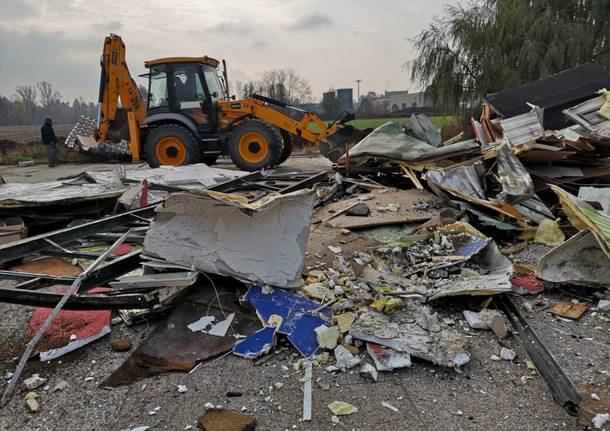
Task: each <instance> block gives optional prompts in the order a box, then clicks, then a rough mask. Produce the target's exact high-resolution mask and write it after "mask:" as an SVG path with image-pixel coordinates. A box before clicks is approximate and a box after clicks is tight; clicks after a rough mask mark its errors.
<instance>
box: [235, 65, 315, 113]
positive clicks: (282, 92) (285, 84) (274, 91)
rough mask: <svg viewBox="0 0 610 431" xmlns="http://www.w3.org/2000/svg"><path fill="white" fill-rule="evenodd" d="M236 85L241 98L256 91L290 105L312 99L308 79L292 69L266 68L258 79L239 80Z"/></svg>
mask: <svg viewBox="0 0 610 431" xmlns="http://www.w3.org/2000/svg"><path fill="white" fill-rule="evenodd" d="M237 85H238V90H239V97H242V98H245V97H248V96H250V95H251V94H253V93H257V94H261V95H263V96H267V97H270V98H272V99H276V100H279V101H280V102H284V103H288V104H292V105H298V104H301V103H307V102H310V101H311V100H312V98H311V87H310V86H309V81H307V80H306V79H305V78H303V77H301V76H299V74H298V73H297V72H296V71H295V70H294V69H271V70H266V71H264V72H263V73H262V76H261V79H260V81H248V82H245V83H241V82H240V83H238V84H237Z"/></svg>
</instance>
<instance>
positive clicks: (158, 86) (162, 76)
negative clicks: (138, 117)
mask: <svg viewBox="0 0 610 431" xmlns="http://www.w3.org/2000/svg"><path fill="white" fill-rule="evenodd" d="M167 106H169V101H168V97H167V72H166V71H165V66H164V65H161V66H155V67H151V68H150V89H149V91H148V109H153V108H162V107H167Z"/></svg>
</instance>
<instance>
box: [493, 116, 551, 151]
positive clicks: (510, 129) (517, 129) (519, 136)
mask: <svg viewBox="0 0 610 431" xmlns="http://www.w3.org/2000/svg"><path fill="white" fill-rule="evenodd" d="M541 119H542V109H539V108H537V109H534V110H532V111H531V112H528V113H526V114H521V115H517V116H516V117H511V118H507V119H505V120H500V126H502V130H503V131H504V140H505V141H507V142H508V143H509V144H510V145H511V146H513V147H516V146H519V145H522V144H526V143H528V142H530V141H532V140H535V139H538V138H540V137H542V135H543V134H544V129H543V128H542V121H541Z"/></svg>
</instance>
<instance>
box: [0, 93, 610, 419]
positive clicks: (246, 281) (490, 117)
mask: <svg viewBox="0 0 610 431" xmlns="http://www.w3.org/2000/svg"><path fill="white" fill-rule="evenodd" d="M515 91H517V90H515ZM519 91H521V90H519ZM589 96H590V97H589V98H588V99H587V100H585V101H583V100H578V103H576V104H575V106H569V107H567V108H566V109H565V110H564V113H565V115H566V117H567V118H568V119H570V120H571V121H573V122H575V123H576V124H575V125H570V126H568V127H567V128H564V129H561V130H555V131H554V130H547V129H545V127H544V125H545V124H546V121H545V112H544V110H543V109H542V108H539V107H534V108H533V109H531V110H530V109H528V110H526V111H525V112H520V113H518V114H516V115H514V116H510V117H508V116H503V115H502V114H501V113H502V112H504V111H502V110H500V109H498V108H497V107H495V106H494V105H493V103H495V102H493V100H492V101H490V100H488V101H487V102H486V103H487V104H486V105H485V107H484V109H483V115H482V117H481V119H480V120H479V121H477V120H474V119H473V120H472V128H473V130H472V131H473V134H474V136H475V138H474V139H470V140H462V139H461V137H462V136H463V135H459V136H457V137H456V138H454V139H450V140H449V141H446V142H442V140H441V135H440V132H439V131H438V130H437V129H436V128H435V127H434V126H433V124H432V123H431V122H430V121H429V120H428V119H427V118H426V117H425V116H421V115H420V116H413V117H411V120H410V123H409V125H408V126H407V127H405V128H402V127H400V126H399V125H398V124H396V123H387V124H384V125H382V126H381V127H379V128H377V129H375V130H374V131H373V132H372V133H371V134H369V135H368V136H367V137H366V138H364V139H363V140H362V141H360V142H359V143H357V144H356V145H354V146H353V147H351V148H349V149H348V151H347V152H346V153H345V154H344V155H343V156H342V157H341V159H340V160H339V162H338V164H337V165H336V171H335V172H300V171H299V172H297V171H294V172H286V170H285V169H283V170H282V169H277V170H269V171H259V172H254V173H251V174H246V173H243V172H238V171H230V170H222V169H212V168H209V167H207V166H205V165H193V166H186V167H180V168H166V167H162V168H158V169H141V170H122V169H119V170H118V171H116V172H85V173H83V174H81V175H78V176H75V177H72V178H67V179H61V180H58V181H56V182H51V183H44V184H32V185H25V184H10V183H9V184H4V185H2V186H0V204H1V206H2V208H1V214H2V216H5V217H9V216H14V214H15V211H19V212H20V213H21V214H22V216H23V219H24V222H25V225H24V228H23V229H25V226H27V227H28V228H30V227H32V226H33V227H35V228H36V229H38V230H39V231H40V230H42V233H40V234H38V235H33V236H29V237H27V236H26V235H27V230H23V229H22V230H21V231H20V232H23V234H22V235H21V236H22V237H23V238H22V239H17V241H13V242H8V243H7V244H4V245H0V263H1V264H2V265H3V267H4V268H3V269H2V272H1V273H0V275H2V277H4V278H10V279H14V280H18V281H19V284H17V285H16V286H14V287H11V288H0V301H4V302H9V303H14V304H24V305H32V306H36V307H37V308H36V310H35V312H34V315H33V317H32V319H31V322H30V325H29V327H28V328H27V332H26V341H31V342H30V344H29V346H32V349H33V350H32V352H31V353H32V355H33V356H38V358H39V359H40V360H42V361H50V360H54V359H56V358H58V357H61V356H62V355H64V354H66V353H67V352H70V351H73V350H76V349H79V348H82V347H83V346H85V345H87V344H89V343H92V342H94V341H95V340H98V339H100V338H102V337H104V336H106V335H108V334H110V333H111V332H113V329H112V325H111V324H112V323H114V324H115V325H117V324H121V323H122V324H124V325H126V326H132V325H136V324H138V323H139V322H142V321H147V322H151V321H153V320H154V319H158V323H157V326H156V328H155V329H154V331H152V332H151V333H150V334H149V335H148V337H147V338H146V339H145V340H143V341H142V342H141V343H139V345H137V346H134V349H133V350H132V351H131V352H130V354H129V357H128V358H127V360H126V361H125V362H124V363H123V364H122V365H121V366H120V367H118V368H117V369H116V370H114V372H112V373H111V374H110V375H107V376H105V379H104V382H103V383H102V385H103V386H122V385H130V384H132V383H133V382H135V381H137V380H140V379H144V378H147V377H150V376H153V375H158V374H161V373H167V372H170V371H178V372H192V371H193V370H194V369H196V368H197V367H199V366H200V365H201V364H202V363H203V362H204V361H206V360H210V359H211V358H217V357H219V356H220V355H223V354H228V353H231V352H232V353H233V354H235V355H237V356H239V357H241V358H244V359H247V360H251V361H253V362H254V363H260V361H265V360H267V359H268V358H270V357H272V356H273V355H274V354H275V352H276V351H278V350H279V349H280V348H283V349H288V348H290V349H292V350H291V351H292V352H294V355H293V361H292V364H291V365H292V367H293V369H294V370H295V371H298V372H300V370H304V371H303V372H304V376H303V378H302V379H301V383H303V412H302V413H303V414H302V418H303V420H304V421H309V420H312V391H313V385H312V379H314V375H316V374H321V373H330V374H333V375H336V374H339V373H351V374H353V378H355V379H363V380H364V381H365V382H370V383H376V382H380V383H382V382H383V380H384V373H389V372H398V371H397V370H400V369H404V368H409V367H417V366H419V365H420V364H421V363H422V362H423V363H428V364H434V365H436V366H440V367H445V368H448V369H449V370H454V371H451V372H452V373H453V372H455V373H461V372H463V370H464V369H466V367H468V366H469V363H470V362H471V361H473V355H472V353H471V347H472V342H473V337H472V336H471V335H470V334H472V333H474V332H476V331H490V334H491V333H492V332H493V336H494V337H495V339H497V342H498V349H497V352H496V353H495V354H493V355H492V357H491V358H492V360H498V361H500V360H501V359H502V360H505V361H514V360H515V359H516V358H517V352H515V351H514V350H512V349H510V348H508V347H506V346H505V345H503V344H501V343H503V342H504V341H501V340H505V339H507V338H508V337H510V336H511V335H513V336H514V337H515V338H516V339H517V341H518V342H519V343H520V344H521V346H522V347H523V349H524V350H525V352H526V353H527V355H528V356H529V358H530V359H531V362H532V367H533V368H535V369H536V370H537V372H538V373H539V374H540V376H541V377H542V378H543V379H544V381H545V382H546V384H547V385H548V386H549V389H550V391H551V393H552V395H553V398H554V399H555V400H556V401H557V402H558V403H559V404H560V405H562V406H563V407H565V408H566V409H567V410H568V411H570V412H571V413H577V411H578V409H579V406H580V403H581V401H582V395H581V394H580V392H579V391H578V390H577V389H576V387H575V385H574V384H573V383H572V381H571V380H570V378H569V377H568V376H567V375H566V374H565V373H564V371H563V370H562V369H561V367H560V366H559V364H558V363H557V361H556V360H555V358H554V357H553V355H552V354H551V352H550V351H549V349H548V348H547V347H546V345H545V343H544V342H543V341H542V340H541V339H540V338H539V337H538V335H537V333H536V332H535V331H534V329H533V328H532V326H530V325H529V324H528V322H527V320H526V318H525V317H524V315H523V314H522V313H521V311H520V309H521V308H522V307H521V306H520V305H517V304H516V303H517V302H519V303H520V302H521V301H520V299H517V298H518V297H519V296H525V295H531V294H538V295H543V293H541V292H544V290H545V289H550V288H552V287H556V286H573V285H580V286H584V287H586V288H587V289H588V290H587V291H586V292H585V291H583V292H579V294H580V295H589V296H591V295H594V296H591V297H595V298H597V301H598V305H597V310H598V311H597V312H598V313H600V316H605V315H607V311H608V308H609V307H608V286H610V273H609V272H608V267H609V264H610V260H609V259H610V214H609V213H608V211H609V204H610V201H609V195H608V193H607V190H608V189H607V188H604V187H605V186H606V185H607V180H608V179H609V178H610V159H608V153H607V148H608V142H609V140H610V134H608V130H609V129H608V125H610V119H609V114H608V105H609V104H610V93H608V92H607V91H605V92H603V93H602V94H601V95H596V94H592V95H591V94H590V95H589ZM495 100H499V99H495ZM593 182H595V183H594V185H591V184H593ZM102 202H103V203H104V205H103V206H102V207H103V208H105V210H104V211H103V212H104V214H103V216H102V217H99V218H97V219H95V220H91V218H92V217H91V216H92V214H91V209H90V208H91V207H89V209H87V207H88V205H89V203H93V204H94V205H96V206H97V208H98V211H99V209H100V208H101V207H100V203H102ZM11 210H12V211H11ZM75 211H77V212H76V213H75ZM24 214H27V215H25V216H24ZM45 217H48V220H52V221H53V223H58V221H63V222H64V223H66V222H68V221H70V223H69V224H68V225H67V226H66V225H64V226H63V227H61V228H59V229H54V228H53V229H49V227H50V226H51V223H50V222H47V223H46V225H45V224H44V223H42V221H44V220H45ZM75 219H85V220H79V221H78V222H74V220H75ZM5 224H6V225H7V226H8V225H9V223H8V220H7V222H6V223H5ZM20 224H21V222H20ZM20 224H17V226H19V225H20ZM11 225H15V223H14V222H13V221H11ZM41 226H46V227H47V229H46V230H45V229H41ZM13 230H14V229H13ZM12 235H13V234H12ZM11 239H16V238H14V237H11ZM529 242H536V243H540V244H545V245H546V246H550V247H553V248H551V249H545V254H544V255H542V256H539V258H540V259H539V262H538V263H537V265H536V262H534V265H531V264H530V265H523V264H522V263H516V262H514V261H513V260H512V258H513V255H515V254H517V253H518V252H519V250H525V249H527V248H528V244H529ZM574 256H578V259H575V258H574ZM49 262H53V263H52V264H50V263H49ZM49 286H54V287H53V288H52V289H51V290H49V289H45V290H41V288H42V287H49ZM58 286H59V287H58ZM62 286H63V287H62ZM66 286H69V288H66ZM525 303H527V302H525ZM53 307H55V308H54V309H53V310H51V308H53ZM523 307H524V308H525V307H526V306H525V305H524V306H523ZM529 307H530V308H531V307H532V306H531V304H530V305H529ZM588 310H589V307H588V306H583V304H578V303H576V304H575V303H571V302H565V301H563V302H558V303H556V304H554V306H553V307H552V308H551V310H550V312H552V313H553V314H554V315H556V316H560V317H562V318H567V319H572V320H578V319H579V318H580V317H581V316H582V315H583V314H584V313H586V312H587V311H588ZM112 346H113V349H114V350H116V351H129V350H130V349H131V343H130V342H129V339H123V340H122V341H121V339H115V340H114V341H113V343H112ZM288 346H289V347H288ZM34 347H35V348H34ZM554 348H557V349H560V348H561V346H554ZM26 353H27V352H26ZM28 357H29V354H28V356H27V357H25V359H23V361H22V364H20V367H21V368H18V370H17V371H16V373H15V374H14V375H13V376H12V377H11V381H10V383H9V385H8V387H7V391H6V394H5V397H4V399H5V400H6V399H7V396H10V393H11V392H12V391H14V389H15V384H16V382H17V381H18V379H19V374H20V373H21V371H22V370H23V367H22V366H25V361H26V360H27V359H28ZM287 369H288V367H287ZM41 381H42V382H43V383H44V379H41V378H40V376H37V375H36V378H34V377H31V378H30V379H28V380H26V381H24V383H25V384H26V386H27V388H28V390H29V391H32V390H34V389H36V388H37V387H38V386H40V385H41V384H43V383H40V382H41ZM525 381H526V382H527V378H525ZM282 386H283V383H281V382H278V383H276V384H275V386H274V387H275V388H276V389H277V390H279V389H281V387H282ZM178 390H179V392H186V390H187V389H186V386H184V385H179V387H178ZM25 399H26V402H27V405H28V406H29V408H30V409H31V410H32V411H39V410H40V409H41V405H40V402H41V400H40V398H39V396H38V395H37V394H36V393H34V392H29V393H28V394H27V395H26V397H25ZM43 404H44V403H43ZM382 406H383V407H385V408H387V409H389V410H391V411H398V409H397V408H396V407H394V406H393V405H392V404H390V403H387V402H385V401H384V403H382ZM42 408H44V407H42ZM206 408H207V407H206ZM328 409H329V410H330V412H331V413H332V418H331V420H332V422H333V423H338V422H340V420H341V419H340V418H339V416H344V415H356V414H358V407H357V406H354V405H352V404H350V403H347V402H345V401H341V400H336V401H334V402H332V403H330V404H329V405H328ZM242 413H243V412H242ZM600 417H601V419H599V418H600ZM603 420H604V416H598V417H597V419H596V422H594V423H595V424H596V426H597V424H599V423H602V421H603ZM242 422H243V424H242ZM199 423H200V426H201V427H203V428H204V429H221V428H222V429H228V428H227V427H228V426H229V425H226V424H229V423H231V424H232V425H231V426H233V427H235V426H237V425H236V424H237V423H239V424H240V425H239V426H238V428H239V429H254V427H255V426H256V419H255V418H254V417H252V416H249V415H242V414H239V415H238V414H237V413H236V412H231V411H228V410H223V409H219V408H217V407H214V406H213V405H211V406H210V408H209V409H208V411H207V412H206V413H205V415H204V416H202V417H201V418H200V419H199Z"/></svg>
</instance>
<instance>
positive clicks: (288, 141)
mask: <svg viewBox="0 0 610 431" xmlns="http://www.w3.org/2000/svg"><path fill="white" fill-rule="evenodd" d="M282 140H283V141H284V150H283V151H282V156H281V157H280V160H279V161H278V162H277V164H278V165H281V164H282V163H284V162H285V161H286V160H288V157H290V155H291V154H292V148H293V147H294V145H293V144H292V135H291V134H290V133H288V132H286V131H285V130H282Z"/></svg>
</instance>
